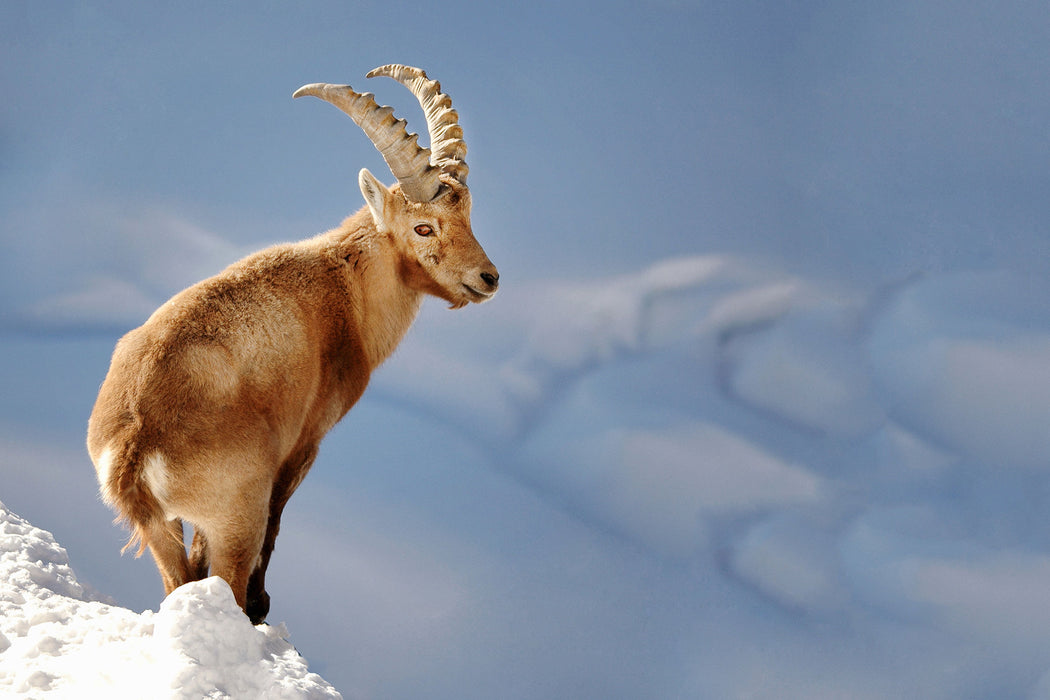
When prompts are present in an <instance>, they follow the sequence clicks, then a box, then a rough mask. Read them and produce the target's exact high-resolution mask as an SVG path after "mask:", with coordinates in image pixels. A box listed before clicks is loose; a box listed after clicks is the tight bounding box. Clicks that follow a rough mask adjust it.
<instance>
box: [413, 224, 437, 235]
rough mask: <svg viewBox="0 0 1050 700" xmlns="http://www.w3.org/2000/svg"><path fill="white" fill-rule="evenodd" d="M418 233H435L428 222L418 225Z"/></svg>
mask: <svg viewBox="0 0 1050 700" xmlns="http://www.w3.org/2000/svg"><path fill="white" fill-rule="evenodd" d="M416 233H418V234H419V235H420V236H429V235H430V234H432V233H434V229H432V228H430V227H429V226H427V225H426V224H420V225H419V226H416Z"/></svg>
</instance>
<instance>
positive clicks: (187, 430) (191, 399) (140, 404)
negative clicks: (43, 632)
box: [87, 65, 499, 623]
mask: <svg viewBox="0 0 1050 700" xmlns="http://www.w3.org/2000/svg"><path fill="white" fill-rule="evenodd" d="M377 75H379V76H387V77H390V78H393V79H395V80H397V81H398V82H400V83H401V84H403V85H404V86H405V87H407V88H408V89H409V90H411V91H412V93H413V94H414V95H415V96H416V98H417V99H418V100H419V103H420V104H421V105H422V107H423V112H424V115H425V117H426V122H427V130H428V132H429V134H430V149H426V148H422V147H420V146H419V145H418V144H417V143H416V138H417V136H416V134H411V135H409V134H408V133H407V132H406V130H405V122H404V121H403V120H400V119H396V118H395V117H394V116H393V110H392V109H391V108H390V107H379V106H378V105H377V104H376V102H375V99H374V97H373V95H371V94H370V93H364V94H359V93H357V92H355V91H354V90H353V89H351V88H350V86H348V85H329V84H321V83H315V84H311V85H305V86H303V87H301V88H299V90H297V91H296V92H295V94H294V97H300V96H302V95H312V96H314V97H318V98H320V99H322V100H325V101H327V102H330V103H332V104H333V105H335V106H336V107H338V108H339V109H341V110H342V111H344V112H346V113H347V114H348V115H350V117H351V118H352V119H353V120H354V121H355V122H356V123H357V124H358V125H359V126H360V127H361V129H362V130H363V131H364V132H365V134H366V135H367V136H368V138H369V139H370V140H371V141H372V143H373V144H374V145H375V147H376V148H377V149H378V150H379V151H380V153H381V154H382V155H383V158H384V160H385V161H386V163H387V165H388V166H389V167H390V170H391V172H392V173H393V175H394V177H395V178H396V179H397V183H396V184H394V185H392V186H390V187H386V186H385V185H383V184H382V183H380V182H379V181H378V180H377V179H376V178H375V177H374V176H373V175H372V174H371V173H370V172H368V170H361V172H360V174H359V177H358V181H359V184H360V187H361V193H362V194H363V195H364V199H365V202H366V206H364V207H362V208H361V209H360V211H358V212H357V213H356V214H353V215H352V216H350V217H348V218H347V219H346V220H345V221H343V223H342V224H341V225H340V226H339V227H338V228H335V229H332V230H330V231H328V232H326V233H323V234H321V235H319V236H316V237H315V238H310V239H308V240H305V241H301V242H298V243H290V244H284V245H277V246H274V247H271V248H268V249H266V250H263V251H261V252H258V253H256V254H254V255H250V256H248V257H246V258H244V259H243V260H240V261H239V262H236V263H234V264H232V265H231V266H230V267H228V268H226V269H225V270H224V271H222V272H221V273H219V274H218V275H216V276H214V277H212V278H210V279H206V280H204V281H203V282H199V283H198V284H195V285H193V286H192V287H190V288H188V289H186V290H184V291H182V292H180V293H179V294H176V295H175V296H174V297H172V298H171V299H170V300H169V301H168V302H166V303H165V304H164V305H163V306H161V307H160V308H159V309H157V310H156V311H155V312H154V313H153V315H152V316H150V317H149V319H148V320H147V321H146V322H145V323H144V324H143V325H142V326H141V327H139V328H137V329H135V330H133V331H131V332H129V333H128V334H127V335H125V336H124V337H123V338H121V339H120V341H119V342H118V343H117V346H116V349H115V350H114V352H113V359H112V363H111V365H110V368H109V372H108V373H107V375H106V378H105V381H104V382H103V384H102V387H101V389H100V391H99V395H98V399H97V401H96V403H95V407H94V409H93V410H92V413H91V418H90V421H89V424H88V433H87V445H88V452H89V453H90V455H91V459H92V461H93V462H94V465H95V470H96V471H97V472H98V480H99V484H100V491H101V494H102V499H103V501H105V502H106V503H107V504H108V505H109V506H111V507H112V508H113V509H114V510H115V511H116V512H117V514H118V520H121V521H123V522H125V523H126V524H127V525H128V526H129V528H130V530H131V537H130V539H129V541H128V544H127V545H126V546H125V547H124V549H125V550H127V549H128V548H129V547H133V546H134V545H135V544H136V543H138V554H137V556H139V555H141V554H142V553H143V551H145V549H146V548H147V547H148V548H149V550H150V552H151V553H152V555H153V558H154V559H155V560H156V562H157V568H158V569H159V570H160V575H161V578H162V579H163V582H164V590H165V593H166V594H167V593H170V592H171V591H172V590H174V589H175V588H177V587H178V586H180V585H182V584H183V583H187V582H189V581H193V580H197V579H201V578H204V577H205V576H208V575H209V570H210V574H211V575H218V576H221V577H222V578H223V579H225V580H226V581H227V582H228V583H229V584H230V587H231V588H232V589H233V593H234V596H235V597H236V599H237V603H238V604H239V605H240V606H241V608H242V609H243V610H244V611H245V613H247V615H248V617H249V618H251V620H252V622H254V623H260V622H262V621H263V620H264V619H265V618H266V614H267V613H268V612H269V607H270V598H269V595H268V594H267V593H266V590H265V584H264V579H265V576H266V567H267V565H268V563H269V560H270V555H271V553H272V552H273V548H274V541H275V539H276V538H277V532H278V529H279V527H280V521H281V512H282V510H283V509H284V506H285V504H286V503H287V502H288V499H289V497H290V496H291V495H292V492H293V491H295V489H296V488H297V487H298V486H299V484H300V482H301V481H302V480H303V477H304V476H305V475H306V472H307V471H308V470H309V469H310V466H311V464H312V463H313V461H314V457H315V456H316V455H317V450H318V445H319V443H320V442H321V438H322V437H323V436H324V435H325V433H327V432H328V431H329V430H330V429H331V428H332V426H333V425H335V423H336V422H337V421H339V419H340V418H342V416H343V415H345V414H346V412H347V411H348V410H349V409H350V407H351V406H353V405H354V403H356V402H357V400H358V399H359V398H360V397H361V394H362V393H363V392H364V390H365V386H366V385H367V384H368V380H369V376H370V375H371V373H372V372H373V370H375V369H376V367H377V366H378V365H379V364H380V363H382V362H383V361H384V360H385V359H386V358H387V357H388V356H389V355H390V353H391V352H393V350H394V348H395V347H396V346H397V344H398V343H399V342H400V341H401V338H402V337H403V336H404V335H405V332H406V331H407V330H408V327H409V326H410V325H411V324H412V321H413V320H414V319H415V316H416V314H417V312H418V311H419V308H420V305H421V303H422V300H423V297H424V295H426V294H431V295H434V296H437V297H440V298H441V299H444V300H445V301H447V302H449V304H450V305H451V306H452V308H460V307H463V306H465V305H466V304H468V303H469V302H483V301H486V300H487V299H490V298H491V297H492V296H493V294H495V292H496V288H497V286H498V283H499V275H498V273H497V272H496V268H495V267H494V266H493V264H492V263H491V262H490V261H489V258H488V256H486V254H485V251H484V250H482V248H481V246H480V245H479V244H478V242H477V240H475V238H474V234H473V233H472V231H471V226H470V207H471V200H470V192H469V191H468V189H467V185H466V179H467V165H466V162H465V161H464V156H465V154H466V145H465V143H464V141H463V131H462V129H461V128H460V126H459V124H458V119H459V116H458V114H457V113H456V112H455V111H454V110H453V109H452V103H451V100H450V99H449V97H448V96H447V95H445V94H443V93H442V92H441V86H440V85H439V84H438V83H437V82H435V81H432V80H429V79H428V78H427V76H426V74H425V73H424V72H423V71H422V70H420V69H418V68H412V67H409V66H402V65H388V66H382V67H380V68H376V69H375V70H373V71H372V72H370V73H369V74H368V77H369V78H371V77H373V76H377ZM183 521H185V522H187V523H190V524H191V525H192V526H193V529H194V536H193V543H192V545H191V546H190V552H189V555H188V556H187V552H186V547H185V545H184V543H183V531H182V524H183Z"/></svg>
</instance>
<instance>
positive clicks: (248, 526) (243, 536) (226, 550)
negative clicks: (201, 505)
mask: <svg viewBox="0 0 1050 700" xmlns="http://www.w3.org/2000/svg"><path fill="white" fill-rule="evenodd" d="M256 510H257V511H258V512H253V513H248V512H242V513H240V517H239V518H238V519H237V520H236V521H233V522H230V521H224V522H221V523H218V524H208V525H206V526H202V527H201V528H200V529H201V532H202V536H203V541H204V542H206V551H207V559H208V562H209V563H210V565H211V575H212V576H221V577H222V578H223V579H224V580H225V581H226V583H228V584H230V588H231V589H233V597H234V598H235V599H236V600H237V605H239V606H240V608H241V610H245V611H246V612H247V599H248V579H249V577H250V576H251V573H252V571H253V570H254V569H255V567H256V564H257V563H258V561H259V552H260V550H261V549H262V544H263V537H264V536H265V534H266V509H265V507H264V508H262V509H261V510H259V509H256ZM197 563H198V564H199V562H197Z"/></svg>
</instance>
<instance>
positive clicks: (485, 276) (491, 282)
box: [481, 272, 499, 287]
mask: <svg viewBox="0 0 1050 700" xmlns="http://www.w3.org/2000/svg"><path fill="white" fill-rule="evenodd" d="M481 279H482V280H484V281H485V284H487V285H488V286H490V287H495V286H496V285H498V284H499V274H498V273H492V272H482V273H481Z"/></svg>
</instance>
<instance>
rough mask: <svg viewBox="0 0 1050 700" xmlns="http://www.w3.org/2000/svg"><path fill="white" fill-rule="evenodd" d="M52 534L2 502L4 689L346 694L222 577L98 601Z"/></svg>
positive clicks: (73, 693)
mask: <svg viewBox="0 0 1050 700" xmlns="http://www.w3.org/2000/svg"><path fill="white" fill-rule="evenodd" d="M94 598H95V596H92V595H90V594H89V593H87V592H86V591H85V589H84V587H83V586H81V585H80V583H78V582H77V579H76V576H75V575H74V573H73V569H72V568H71V567H70V565H69V558H68V557H67V555H66V551H65V550H64V549H63V548H62V547H61V546H60V545H59V544H58V543H57V542H55V538H54V537H53V536H52V535H51V533H50V532H47V531H45V530H41V529H40V528H37V527H34V526H33V525H31V524H30V523H28V522H26V521H25V520H24V519H22V518H20V517H19V516H17V515H15V514H14V513H11V512H10V511H9V510H7V508H6V507H5V506H4V505H3V503H0V695H3V696H7V695H10V694H16V695H21V696H24V697H30V698H38V697H39V698H44V697H47V698H52V697H53V698H74V697H75V698H87V697H106V698H187V699H189V698H275V699H276V698H289V699H291V698H338V697H341V696H340V694H339V693H338V692H336V690H335V689H334V688H333V687H332V686H331V685H329V684H328V683H327V682H325V681H324V680H323V679H322V678H321V677H320V676H318V675H317V674H315V673H310V672H309V670H308V669H307V665H306V661H305V660H304V659H303V658H302V657H301V656H299V654H298V652H296V650H295V648H294V647H293V646H292V645H291V644H290V643H289V642H288V641H287V637H288V631H287V630H286V629H285V628H284V626H283V625H279V626H276V627H271V626H269V625H259V626H258V627H253V626H252V624H251V622H249V621H248V618H247V617H245V616H244V614H243V613H242V612H241V610H240V608H238V607H237V603H236V601H235V600H234V598H233V592H232V591H231V590H230V587H229V586H228V585H227V584H226V582H225V581H223V580H222V579H220V578H218V577H212V578H209V579H205V580H203V581H197V582H195V583H190V584H187V585H185V586H182V587H181V588H179V589H177V590H176V591H174V592H173V593H172V594H171V595H170V596H168V597H167V599H165V600H164V602H163V603H162V604H161V606H160V610H159V611H158V612H153V611H152V610H146V611H145V612H143V613H141V614H138V613H135V612H132V611H131V610H127V609H125V608H120V607H116V606H114V605H109V604H106V603H104V602H101V601H99V600H95V599H94Z"/></svg>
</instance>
